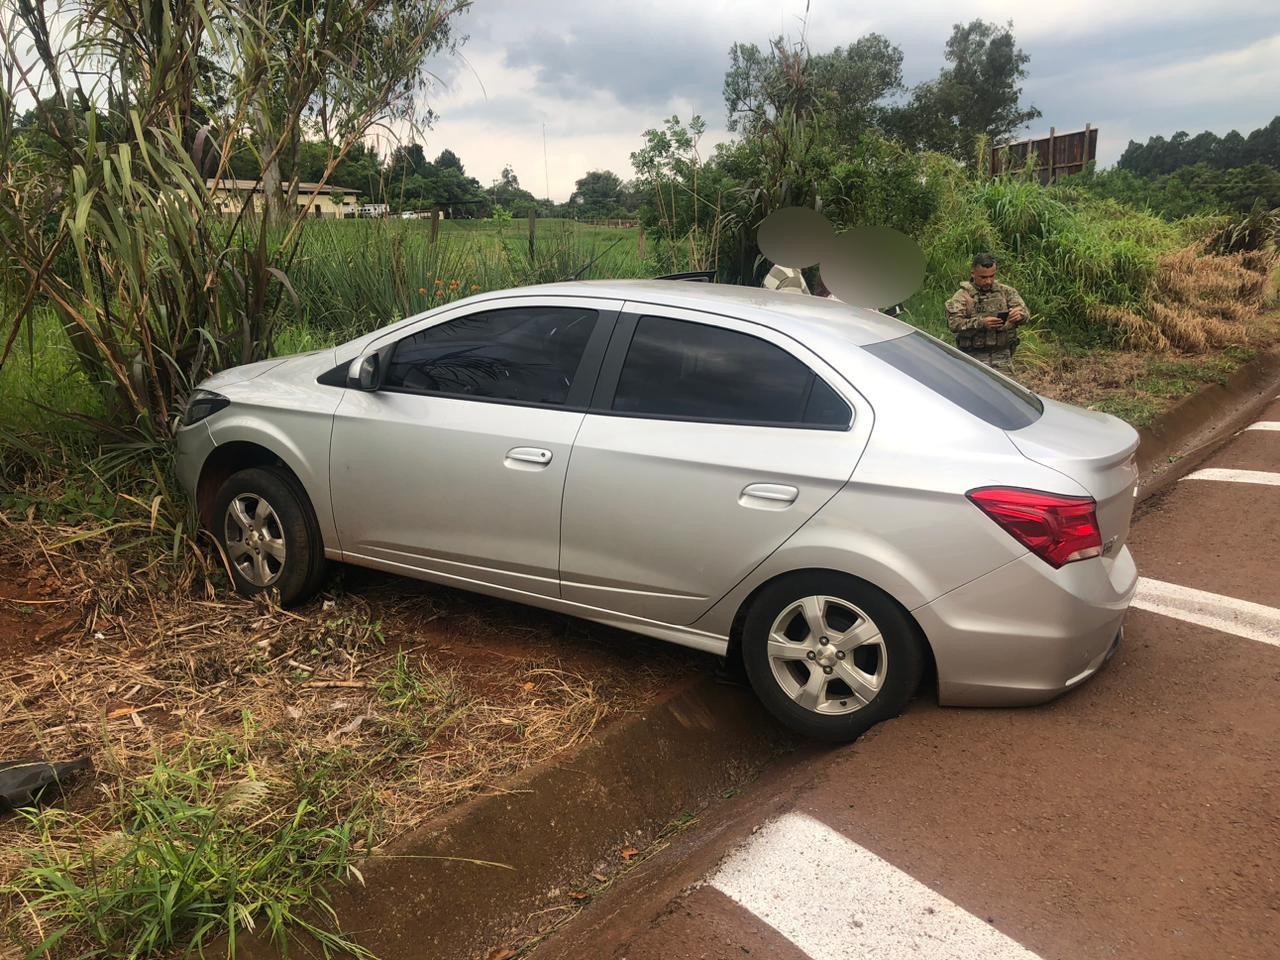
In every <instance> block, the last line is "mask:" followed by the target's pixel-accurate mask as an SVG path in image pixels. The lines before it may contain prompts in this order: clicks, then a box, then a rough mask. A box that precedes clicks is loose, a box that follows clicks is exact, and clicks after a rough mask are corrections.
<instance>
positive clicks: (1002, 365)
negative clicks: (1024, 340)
mask: <svg viewBox="0 0 1280 960" xmlns="http://www.w3.org/2000/svg"><path fill="white" fill-rule="evenodd" d="M966 352H967V353H968V354H969V356H971V357H973V359H975V360H981V361H982V362H983V363H985V364H986V365H987V366H989V367H994V368H995V369H996V370H999V371H1000V372H1001V373H1008V372H1009V371H1010V370H1012V369H1013V350H1012V349H1011V348H1010V347H999V348H997V349H993V350H968V351H966Z"/></svg>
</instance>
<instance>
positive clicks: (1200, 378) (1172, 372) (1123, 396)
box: [1092, 347, 1257, 427]
mask: <svg viewBox="0 0 1280 960" xmlns="http://www.w3.org/2000/svg"><path fill="white" fill-rule="evenodd" d="M1256 355H1257V351H1255V350H1251V349H1248V348H1246V347H1228V348H1227V349H1226V350H1224V351H1222V352H1221V353H1216V354H1209V355H1207V356H1204V357H1199V358H1197V359H1196V360H1194V361H1189V360H1152V361H1150V363H1149V364H1148V365H1147V369H1146V371H1145V372H1144V374H1143V375H1142V376H1141V377H1139V378H1138V379H1137V380H1135V381H1134V383H1133V392H1132V393H1127V392H1119V391H1115V392H1110V393H1107V394H1105V395H1104V396H1102V397H1101V398H1100V399H1099V400H1098V401H1097V402H1096V403H1094V404H1092V407H1093V409H1095V410H1101V411H1102V412H1104V413H1110V414H1113V415H1114V416H1117V417H1120V418H1121V419H1122V420H1125V421H1128V422H1129V423H1131V424H1133V425H1134V426H1135V427H1145V426H1148V425H1149V424H1151V423H1152V422H1154V421H1155V419H1156V418H1157V417H1159V416H1160V415H1161V414H1162V413H1164V412H1165V411H1166V410H1168V409H1169V408H1170V407H1171V406H1172V405H1173V404H1174V403H1176V402H1177V401H1178V400H1181V399H1182V398H1183V397H1187V396H1190V395H1191V394H1193V393H1195V392H1196V391H1197V390H1199V389H1200V388H1201V387H1203V386H1204V385H1206V384H1211V383H1217V384H1225V383H1226V382H1227V381H1228V380H1229V379H1230V377H1231V374H1232V373H1234V372H1235V371H1236V370H1237V369H1239V367H1240V365H1241V364H1244V363H1247V362H1248V361H1249V360H1252V359H1253V358H1254V357H1255V356H1256Z"/></svg>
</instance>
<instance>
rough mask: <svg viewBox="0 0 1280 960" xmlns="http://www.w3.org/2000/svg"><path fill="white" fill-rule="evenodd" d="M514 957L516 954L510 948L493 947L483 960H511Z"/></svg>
mask: <svg viewBox="0 0 1280 960" xmlns="http://www.w3.org/2000/svg"><path fill="white" fill-rule="evenodd" d="M515 955H516V952H515V951H514V950H512V949H511V948H510V947H494V948H493V949H492V950H490V951H489V955H488V956H487V957H485V958H484V960H511V958H512V957H514V956H515Z"/></svg>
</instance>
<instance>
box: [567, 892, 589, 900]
mask: <svg viewBox="0 0 1280 960" xmlns="http://www.w3.org/2000/svg"><path fill="white" fill-rule="evenodd" d="M569 899H570V900H590V899H591V894H589V893H583V892H582V891H581V890H570V891H569Z"/></svg>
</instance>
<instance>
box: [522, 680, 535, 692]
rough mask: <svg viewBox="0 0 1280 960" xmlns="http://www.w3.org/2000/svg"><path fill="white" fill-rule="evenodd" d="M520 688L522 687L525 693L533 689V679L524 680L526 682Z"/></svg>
mask: <svg viewBox="0 0 1280 960" xmlns="http://www.w3.org/2000/svg"><path fill="white" fill-rule="evenodd" d="M521 689H522V690H524V691H525V692H526V693H527V692H528V691H530V690H532V689H533V681H532V680H530V681H528V682H526V683H525V685H524V686H523V687H521Z"/></svg>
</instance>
